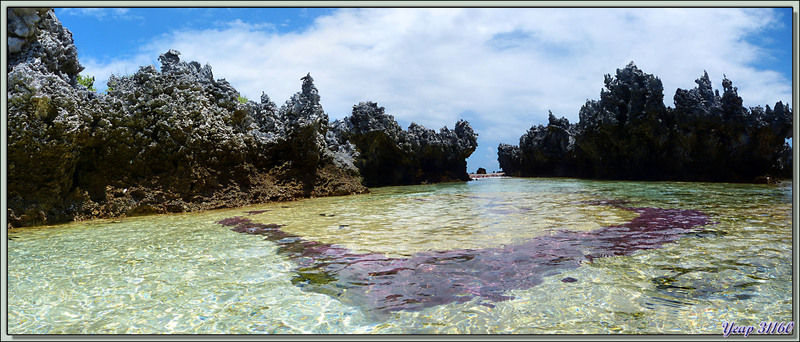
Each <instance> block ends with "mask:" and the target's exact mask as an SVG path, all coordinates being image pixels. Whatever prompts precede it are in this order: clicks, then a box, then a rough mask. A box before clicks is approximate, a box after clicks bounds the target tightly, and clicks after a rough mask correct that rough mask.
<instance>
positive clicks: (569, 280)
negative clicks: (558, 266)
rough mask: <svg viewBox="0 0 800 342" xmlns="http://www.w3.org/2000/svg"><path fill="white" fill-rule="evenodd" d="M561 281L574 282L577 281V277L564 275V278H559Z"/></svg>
mask: <svg viewBox="0 0 800 342" xmlns="http://www.w3.org/2000/svg"><path fill="white" fill-rule="evenodd" d="M561 281H562V282H565V283H574V282H576V281H578V279H575V278H573V277H566V278H564V279H561Z"/></svg>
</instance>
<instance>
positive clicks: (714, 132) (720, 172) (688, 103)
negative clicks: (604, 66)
mask: <svg viewBox="0 0 800 342" xmlns="http://www.w3.org/2000/svg"><path fill="white" fill-rule="evenodd" d="M696 83H697V85H698V86H697V88H694V89H691V90H682V89H678V90H677V91H676V93H675V97H674V102H675V108H669V107H666V106H664V104H663V86H662V84H661V81H660V80H659V79H658V78H657V77H655V76H653V75H650V74H646V73H644V72H642V71H641V70H639V69H638V68H637V67H636V65H634V64H633V62H631V63H630V64H628V65H627V66H626V67H625V68H623V69H617V73H616V75H615V77H612V76H611V75H606V77H605V88H604V89H603V90H602V91H601V93H600V100H599V101H595V100H589V101H587V102H586V104H585V105H584V106H583V107H581V109H580V113H579V118H580V120H579V122H578V123H577V124H572V125H571V124H569V122H568V121H567V120H566V119H564V118H562V119H556V118H555V116H554V115H552V113H551V114H550V118H549V123H548V125H547V126H542V125H539V126H535V127H531V129H530V130H528V132H526V133H525V134H524V135H523V136H522V137H521V138H520V141H519V146H511V145H505V144H501V145H500V146H499V147H498V162H499V163H500V167H501V168H502V169H503V170H504V171H505V172H506V174H509V175H515V176H571V177H590V178H609V179H638V180H685V181H735V182H752V181H755V180H756V179H757V178H758V177H763V176H766V177H772V178H775V177H782V178H791V147H790V146H789V145H788V144H787V143H786V139H787V138H791V137H792V132H791V129H792V114H791V109H790V108H788V106H785V105H784V104H783V103H782V102H778V103H777V104H776V105H775V108H774V109H772V108H770V107H769V106H767V107H766V109H764V108H761V107H754V108H750V109H747V108H744V107H743V106H742V99H741V98H740V97H739V96H738V94H737V89H736V87H733V83H732V82H731V81H730V80H728V79H727V78H724V79H723V81H722V84H723V88H724V89H723V94H722V96H720V95H719V91H713V89H712V87H711V81H710V80H709V77H708V74H707V73H706V74H704V75H703V76H702V77H701V78H699V79H698V80H697V81H696Z"/></svg>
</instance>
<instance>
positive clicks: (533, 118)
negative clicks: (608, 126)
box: [56, 8, 792, 172]
mask: <svg viewBox="0 0 800 342" xmlns="http://www.w3.org/2000/svg"><path fill="white" fill-rule="evenodd" d="M56 16H57V17H58V18H59V19H60V20H61V22H62V23H63V24H64V26H65V27H66V28H68V29H69V30H70V31H71V32H72V33H73V38H74V40H75V45H76V46H77V48H78V58H79V59H80V61H81V63H82V64H83V66H84V67H86V70H84V72H83V73H84V74H89V75H92V76H95V77H96V79H97V82H96V84H95V85H96V87H97V88H99V89H100V90H104V89H105V88H106V86H105V82H106V80H107V78H108V75H110V74H112V73H113V74H117V75H120V74H122V75H125V74H132V73H134V72H136V71H137V70H138V69H139V67H140V66H144V65H149V64H153V65H156V66H157V67H158V66H160V65H159V63H158V55H159V54H161V53H164V52H166V51H167V50H169V49H176V50H178V51H180V52H181V58H182V59H184V60H188V61H192V60H196V61H198V62H200V63H201V64H206V63H208V64H210V65H211V67H212V70H213V72H214V77H215V78H225V79H226V80H228V81H229V82H230V83H231V84H232V85H233V86H234V87H235V88H236V89H237V90H239V91H240V92H241V93H242V94H243V95H245V96H247V97H249V98H251V99H258V98H259V96H260V95H261V92H262V91H263V92H266V93H267V94H268V95H269V96H270V98H271V99H272V100H273V101H274V102H275V103H276V104H278V105H281V104H282V103H283V102H284V101H286V100H287V99H288V98H289V97H290V96H291V95H292V94H293V93H295V92H297V91H299V90H300V85H301V81H300V78H301V77H302V76H304V75H305V74H306V73H309V72H310V73H311V75H312V76H313V77H314V79H315V83H316V85H317V88H318V89H319V91H320V95H321V97H322V105H323V108H324V109H325V110H326V112H328V114H329V116H330V117H331V119H332V120H333V119H337V118H342V117H344V116H347V115H349V114H350V111H351V109H352V106H353V105H354V104H357V103H358V102H361V101H374V102H377V103H378V104H379V105H380V106H383V107H385V108H386V112H387V113H389V114H392V115H394V116H395V118H396V119H397V120H398V121H399V122H400V124H401V125H402V126H403V127H407V126H408V124H410V123H411V122H416V123H419V124H422V125H424V126H426V127H428V128H432V129H436V130H438V129H439V128H441V127H443V126H448V127H450V128H452V127H453V126H454V124H455V122H456V121H457V120H458V119H462V118H463V119H466V120H468V121H470V123H472V126H473V128H474V129H475V130H476V132H477V133H478V134H479V138H478V143H479V146H478V150H476V151H475V153H474V154H473V155H472V157H470V159H469V160H468V170H469V171H471V172H474V170H476V169H477V168H478V167H484V168H486V169H488V170H489V171H493V170H497V169H499V167H498V165H497V160H496V159H497V152H496V148H497V145H498V144H499V143H501V142H504V143H510V144H517V143H518V141H519V137H520V135H522V134H523V133H525V131H526V130H527V129H528V128H530V127H531V126H532V125H538V124H546V123H547V114H548V110H552V112H553V113H554V114H555V115H556V116H559V117H560V116H565V117H567V118H568V119H569V120H570V122H575V121H577V119H578V111H579V109H580V107H581V106H582V105H583V104H584V103H585V102H586V100H587V99H592V100H596V99H599V95H600V90H601V88H602V86H603V75H604V74H614V73H615V70H616V69H617V68H622V67H624V66H625V65H626V64H627V63H628V62H630V61H634V62H635V63H636V65H637V66H638V67H639V68H640V69H642V70H644V71H645V72H647V73H651V74H655V75H656V76H658V77H659V78H660V79H661V80H662V82H663V83H664V98H665V104H666V105H668V106H673V102H672V97H673V96H674V94H675V89H677V88H683V89H688V88H693V87H694V86H695V83H694V80H695V79H697V78H698V77H700V76H701V75H702V74H703V71H704V70H705V71H707V72H708V73H709V76H710V77H711V79H712V81H713V82H714V87H715V88H718V89H721V81H722V78H723V74H725V75H727V77H728V78H730V79H731V80H732V81H733V82H734V86H736V87H738V88H739V95H740V96H742V98H743V99H744V104H745V105H746V106H756V105H761V106H764V105H767V104H768V105H770V106H773V105H774V104H775V102H777V101H783V102H784V103H787V102H788V103H792V83H791V77H792V74H791V70H792V49H791V44H792V42H791V39H792V33H791V8H786V9H778V8H638V9H637V8H511V9H507V8H506V9H503V8H473V9H464V8H57V9H56Z"/></svg>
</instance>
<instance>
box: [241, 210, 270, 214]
mask: <svg viewBox="0 0 800 342" xmlns="http://www.w3.org/2000/svg"><path fill="white" fill-rule="evenodd" d="M268 211H272V210H271V209H265V210H250V211H245V212H246V213H247V214H248V215H256V214H262V213H266V212H268Z"/></svg>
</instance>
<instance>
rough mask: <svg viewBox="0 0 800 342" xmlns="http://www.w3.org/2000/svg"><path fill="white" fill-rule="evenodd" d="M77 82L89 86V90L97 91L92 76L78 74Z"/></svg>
mask: <svg viewBox="0 0 800 342" xmlns="http://www.w3.org/2000/svg"><path fill="white" fill-rule="evenodd" d="M78 84H80V85H82V86H84V87H86V88H89V90H91V91H97V89H96V88H95V87H94V76H88V75H86V76H84V75H78Z"/></svg>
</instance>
